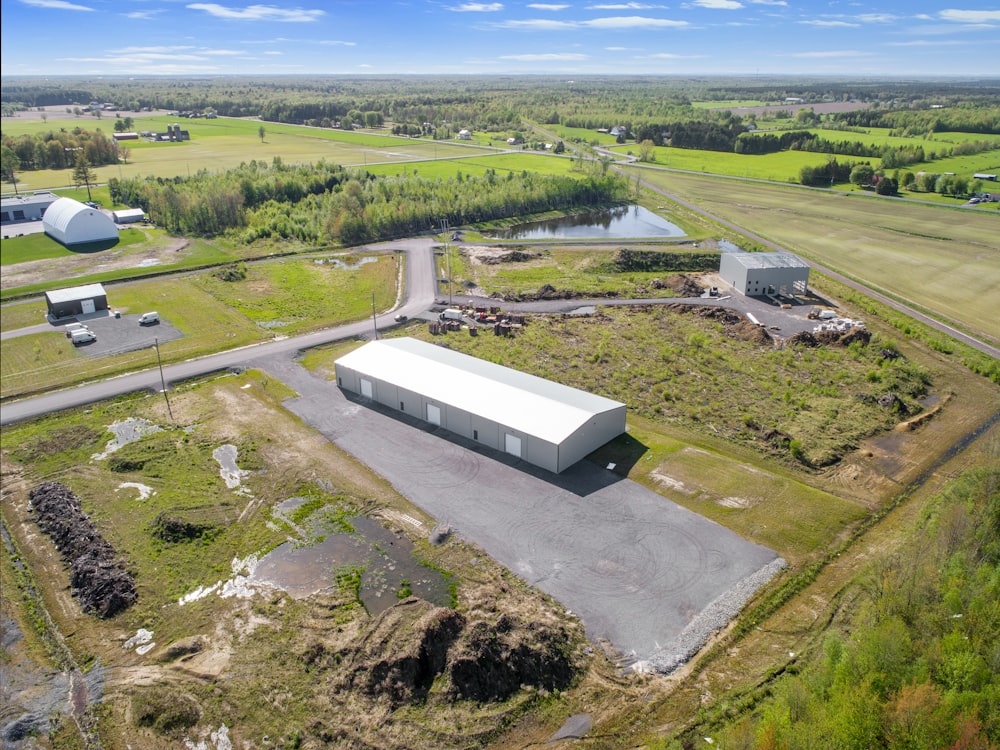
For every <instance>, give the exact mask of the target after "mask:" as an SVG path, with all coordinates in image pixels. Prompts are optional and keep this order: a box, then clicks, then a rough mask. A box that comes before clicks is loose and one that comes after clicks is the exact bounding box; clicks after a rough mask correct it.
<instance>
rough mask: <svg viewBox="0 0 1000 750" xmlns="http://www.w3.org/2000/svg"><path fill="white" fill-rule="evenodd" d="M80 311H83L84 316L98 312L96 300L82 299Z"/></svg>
mask: <svg viewBox="0 0 1000 750" xmlns="http://www.w3.org/2000/svg"><path fill="white" fill-rule="evenodd" d="M80 309H81V310H83V314H84V315H90V314H91V313H92V312H95V311H96V310H97V307H96V305H94V300H92V299H82V300H80Z"/></svg>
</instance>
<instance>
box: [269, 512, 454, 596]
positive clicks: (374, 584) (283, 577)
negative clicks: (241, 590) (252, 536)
mask: <svg viewBox="0 0 1000 750" xmlns="http://www.w3.org/2000/svg"><path fill="white" fill-rule="evenodd" d="M301 502H302V501H301V500H297V499H296V500H290V501H286V503H282V505H281V506H279V508H278V512H279V514H280V513H281V512H285V513H287V512H290V511H291V510H292V509H293V508H294V507H295V506H294V505H289V504H291V503H296V504H298V503H301ZM286 506H288V507H286ZM346 520H347V522H348V523H349V524H350V525H351V526H352V527H353V528H354V531H353V532H346V531H344V530H342V528H343V527H342V524H338V523H335V522H333V521H331V520H330V519H329V518H324V514H323V512H322V511H321V512H319V513H317V514H315V516H314V519H310V521H308V522H306V525H307V526H308V527H310V529H309V534H310V537H312V538H315V539H316V540H317V541H315V542H314V543H311V544H302V543H293V542H286V543H284V544H282V545H279V546H278V547H276V548H275V549H274V550H272V551H271V552H269V553H268V554H267V555H265V556H264V557H263V558H261V560H260V562H259V563H258V564H257V567H256V568H255V570H254V572H253V576H252V579H253V581H254V583H262V584H267V585H271V586H275V587H277V588H280V589H282V590H284V591H286V592H288V594H289V595H290V596H293V597H295V598H297V599H299V598H304V597H307V596H310V595H312V594H315V593H319V592H321V591H327V590H331V589H333V588H334V587H335V586H336V585H337V580H336V578H337V574H338V572H343V571H345V570H347V569H349V568H363V572H362V574H361V587H360V592H359V595H360V598H361V601H362V603H363V604H364V605H365V608H366V609H367V610H368V612H369V613H370V614H372V615H377V614H380V613H381V612H384V611H385V610H386V609H388V608H389V607H391V606H392V605H393V604H395V603H396V602H398V601H399V600H400V599H401V598H404V597H405V596H406V595H409V594H412V595H413V596H419V597H420V598H422V599H426V600H427V601H429V602H433V603H434V604H439V605H442V606H447V605H449V604H450V593H449V587H448V581H447V579H446V578H445V576H444V575H443V574H441V573H440V572H438V571H436V570H432V569H431V568H427V567H425V566H423V565H421V564H420V562H419V561H418V560H417V559H416V557H414V555H413V543H412V542H411V541H410V540H409V539H407V538H406V537H405V536H397V535H396V534H394V533H393V532H391V531H389V530H387V529H385V528H383V527H382V526H381V525H380V524H379V523H378V522H377V521H374V520H372V519H370V518H368V517H367V516H353V517H351V518H349V519H346Z"/></svg>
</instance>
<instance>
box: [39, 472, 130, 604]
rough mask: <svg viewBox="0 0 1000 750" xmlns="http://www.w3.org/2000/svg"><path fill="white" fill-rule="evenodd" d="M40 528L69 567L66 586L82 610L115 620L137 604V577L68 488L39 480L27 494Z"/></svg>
mask: <svg viewBox="0 0 1000 750" xmlns="http://www.w3.org/2000/svg"><path fill="white" fill-rule="evenodd" d="M28 496H29V498H30V499H31V508H32V511H33V512H34V514H35V519H36V521H37V522H38V526H39V528H41V530H42V531H44V532H45V533H46V534H48V536H49V538H50V539H52V542H53V543H54V544H55V545H56V549H58V550H59V552H60V553H61V554H62V558H63V562H65V563H66V564H67V565H69V566H70V584H71V585H72V586H73V593H74V595H76V596H77V597H78V598H79V599H80V603H81V606H82V607H83V611H84V612H90V613H93V614H96V615H97V616H98V617H103V618H107V617H113V616H114V615H116V614H118V613H119V612H121V611H123V610H126V609H128V608H129V607H131V606H132V605H133V604H135V602H136V599H137V598H138V594H137V593H136V590H135V578H134V577H133V576H132V574H131V573H130V572H128V570H126V569H125V564H124V561H123V560H122V559H121V558H119V557H118V555H117V554H116V553H115V550H114V548H113V547H112V546H111V545H110V544H108V543H107V542H106V541H105V540H104V538H103V537H102V536H101V534H100V532H99V531H98V530H97V529H96V528H95V527H94V524H93V523H92V522H91V520H90V519H89V518H88V517H87V515H86V514H85V513H84V512H83V510H82V508H81V507H80V499H79V498H78V497H77V496H76V495H74V494H73V492H72V490H70V489H69V488H68V487H67V486H66V485H64V484H61V483H59V482H43V483H42V484H40V485H38V486H37V487H35V488H34V489H33V490H31V492H30V493H29V495H28Z"/></svg>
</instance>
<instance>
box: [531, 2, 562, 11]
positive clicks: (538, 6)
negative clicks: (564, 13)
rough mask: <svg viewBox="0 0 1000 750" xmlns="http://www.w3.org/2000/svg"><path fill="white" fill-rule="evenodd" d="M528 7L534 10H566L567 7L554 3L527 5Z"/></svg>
mask: <svg viewBox="0 0 1000 750" xmlns="http://www.w3.org/2000/svg"><path fill="white" fill-rule="evenodd" d="M528 7H529V8H534V9H535V10H566V9H567V8H568V7H569V6H568V5H558V4H556V3H528Z"/></svg>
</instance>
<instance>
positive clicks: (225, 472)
mask: <svg viewBox="0 0 1000 750" xmlns="http://www.w3.org/2000/svg"><path fill="white" fill-rule="evenodd" d="M212 458H214V459H215V460H216V461H217V462H218V464H219V474H220V475H221V476H222V480H223V481H224V482H225V483H226V487H228V488H229V489H231V490H234V489H236V488H237V487H239V486H240V484H242V483H243V477H245V476H246V474H247V472H245V471H243V469H241V468H240V467H239V466H237V465H236V446H235V445H232V444H230V443H226V444H225V445H220V446H219V447H218V448H216V449H215V450H214V451H212Z"/></svg>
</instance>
